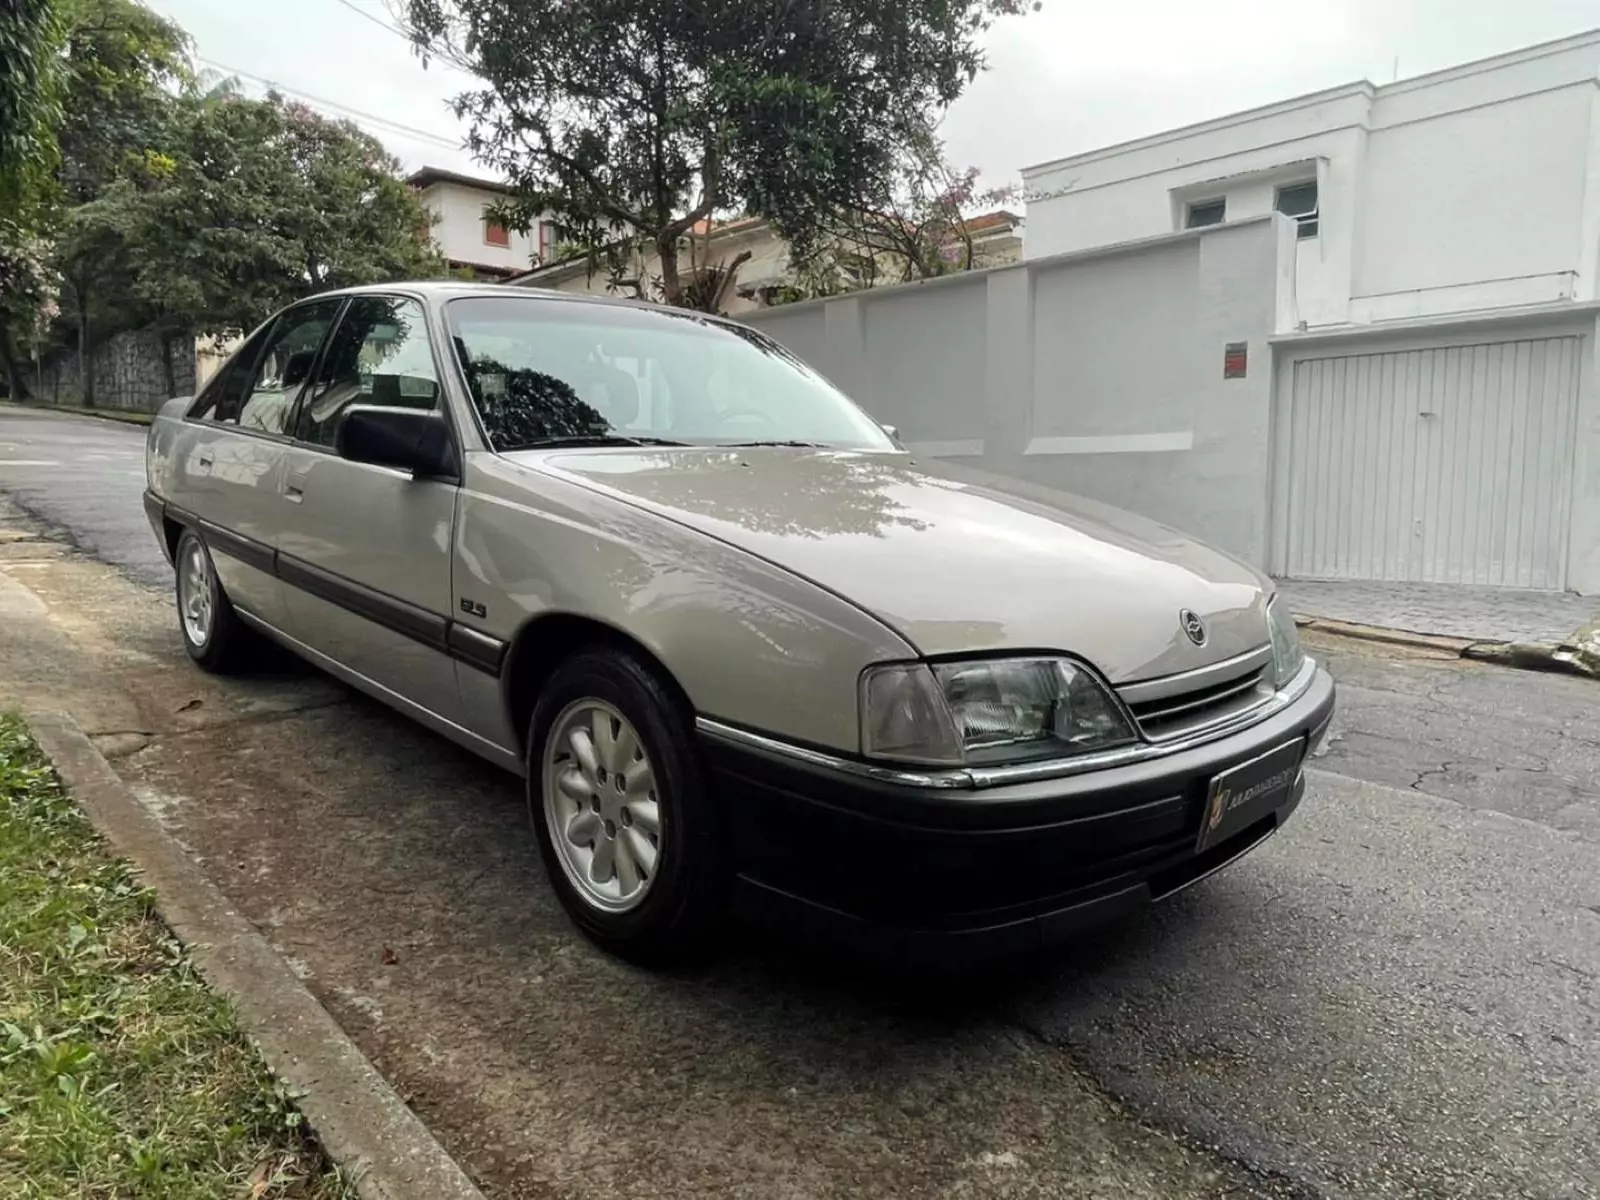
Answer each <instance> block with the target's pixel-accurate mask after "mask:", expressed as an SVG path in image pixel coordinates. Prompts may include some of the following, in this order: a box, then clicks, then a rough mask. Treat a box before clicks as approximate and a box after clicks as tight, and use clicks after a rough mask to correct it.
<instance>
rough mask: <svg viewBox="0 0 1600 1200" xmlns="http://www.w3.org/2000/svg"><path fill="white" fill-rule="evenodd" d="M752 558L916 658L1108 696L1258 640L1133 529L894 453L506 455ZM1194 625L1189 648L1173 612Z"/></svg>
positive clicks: (1215, 578)
mask: <svg viewBox="0 0 1600 1200" xmlns="http://www.w3.org/2000/svg"><path fill="white" fill-rule="evenodd" d="M509 457H511V458H512V459H513V460H515V461H519V462H522V463H524V464H525V465H527V466H528V467H531V468H536V469H539V470H543V471H549V472H552V473H554V474H557V475H561V476H564V477H566V478H569V479H572V480H576V481H581V482H582V483H584V484H586V485H588V486H590V487H595V488H599V489H602V490H604V491H607V492H610V493H612V494H614V495H615V496H617V497H618V498H620V499H624V500H626V501H629V502H631V503H633V504H636V505H640V506H642V507H644V508H646V509H649V510H651V511H654V512H656V513H659V514H660V515H662V516H665V517H668V518H670V519H672V520H674V521H677V522H680V523H682V524H684V525H688V526H690V527H692V528H694V529H697V530H700V531H701V532H703V533H706V534H708V535H710V536H712V537H715V538H718V539H720V540H722V541H725V542H729V543H732V544H733V545H736V546H739V547H741V548H742V549H744V550H747V551H749V552H750V553H752V554H757V555H760V556H761V557H762V558H764V559H767V560H768V561H770V562H773V563H776V564H778V565H779V566H781V567H784V568H786V569H788V570H790V571H793V572H795V573H796V574H798V575H801V576H803V577H805V578H806V579H809V580H811V581H812V582H813V583H816V584H818V585H820V586H822V587H824V588H827V589H828V590H830V591H832V592H835V593H837V594H839V595H840V596H843V597H845V598H846V599H848V600H850V601H852V602H853V603H855V604H857V605H860V606H861V607H862V608H864V609H866V610H867V611H869V612H871V613H873V614H874V615H875V616H877V617H878V618H879V619H881V620H882V621H884V622H885V623H886V624H888V625H889V626H891V627H892V628H894V629H895V630H896V631H897V632H899V633H900V634H901V635H902V636H903V637H904V638H905V639H906V640H907V641H909V642H910V643H911V644H912V645H913V646H915V647H916V648H917V649H918V651H920V652H921V653H923V654H926V655H944V654H960V653H974V652H977V653H983V652H993V651H1000V650H1061V651H1067V652H1070V653H1073V654H1076V655H1078V656H1080V657H1083V658H1085V659H1087V660H1089V661H1090V662H1091V663H1093V664H1094V665H1095V666H1096V667H1098V668H1099V669H1100V670H1101V671H1102V672H1103V673H1104V674H1105V675H1106V676H1107V678H1108V679H1110V681H1111V682H1113V683H1125V682H1131V681H1134V680H1139V679H1149V678H1153V677H1156V676H1160V675H1167V674H1171V673H1174V672H1178V671H1185V670H1191V669H1193V668H1195V667H1200V666H1205V665H1208V664H1210V663H1213V662H1217V661H1220V660H1222V659H1225V658H1230V657H1232V656H1234V655H1237V654H1241V653H1244V652H1245V651H1247V650H1251V649H1255V648H1257V647H1259V646H1261V645H1263V644H1264V643H1265V642H1266V641H1267V624H1266V600H1267V594H1266V591H1265V587H1264V580H1263V578H1262V576H1260V575H1259V574H1257V573H1256V572H1255V571H1254V570H1252V569H1251V568H1249V567H1247V566H1244V565H1243V564H1241V563H1239V562H1237V561H1236V560H1234V559H1232V558H1230V557H1228V556H1227V555H1225V554H1223V553H1222V552H1220V551H1218V550H1214V549H1212V548H1210V547H1208V546H1204V545H1202V544H1200V543H1198V542H1195V541H1194V540H1192V539H1190V538H1187V537H1185V536H1183V535H1182V534H1180V533H1177V532H1176V531H1174V530H1172V529H1169V528H1167V527H1166V526H1163V525H1160V524H1158V523H1156V522H1154V521H1150V520H1147V519H1145V518H1142V517H1136V516H1134V515H1132V514H1130V513H1126V512H1123V511H1121V510H1119V509H1115V508H1111V507H1110V506H1108V505H1104V504H1100V503H1097V502H1095V501H1092V500H1087V499H1083V498H1081V497H1078V496H1072V495H1068V494H1066V493H1062V492H1057V491H1053V490H1050V489H1047V488H1041V487H1038V486H1036V485H1033V484H1029V483H1027V482H1024V481H1021V480H1015V479H1005V478H1001V477H998V476H993V475H989V474H987V473H980V472H974V471H970V470H967V469H964V468H956V467H952V466H950V465H948V464H944V463H929V462H924V461H921V460H918V459H914V458H912V457H911V456H910V455H908V454H896V453H855V452H846V451H835V450H808V449H793V448H767V447H761V448H757V447H752V448H749V449H721V448H700V447H684V448H677V447H671V448H653V447H652V448H640V449H638V450H634V449H621V448H605V449H601V450H576V449H574V450H553V451H552V450H544V451H524V452H520V453H516V454H512V455H510V456H509ZM1186 609H1187V610H1192V611H1193V612H1195V613H1197V614H1199V615H1200V617H1201V619H1202V620H1203V621H1204V622H1205V625H1206V633H1207V636H1206V640H1205V644H1204V645H1203V646H1197V645H1195V644H1194V643H1193V642H1192V641H1191V640H1190V639H1189V637H1188V636H1187V635H1186V634H1185V632H1184V630H1183V627H1182V624H1181V622H1180V619H1179V614H1180V612H1182V611H1183V610H1186Z"/></svg>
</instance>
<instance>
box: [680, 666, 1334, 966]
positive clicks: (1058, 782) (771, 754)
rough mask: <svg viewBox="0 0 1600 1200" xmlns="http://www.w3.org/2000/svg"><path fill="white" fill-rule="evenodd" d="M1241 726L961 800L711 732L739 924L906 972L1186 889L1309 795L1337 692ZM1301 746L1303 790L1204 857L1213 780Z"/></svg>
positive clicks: (1046, 939)
mask: <svg viewBox="0 0 1600 1200" xmlns="http://www.w3.org/2000/svg"><path fill="white" fill-rule="evenodd" d="M1311 670H1312V677H1311V679H1310V682H1309V684H1308V685H1306V686H1305V687H1304V690H1303V691H1301V692H1300V693H1299V695H1297V696H1295V698H1294V699H1293V700H1292V701H1291V702H1289V703H1287V704H1286V705H1284V706H1282V707H1281V708H1279V709H1277V710H1276V711H1274V712H1272V713H1271V714H1270V715H1269V716H1266V717H1265V718H1263V719H1262V720H1260V721H1257V722H1256V723H1254V724H1252V725H1249V726H1247V727H1246V728H1244V729H1242V730H1240V731H1238V732H1235V733H1231V734H1228V735H1227V736H1224V737H1220V738H1217V739H1216V740H1213V741H1208V742H1205V743H1203V744H1201V745H1198V746H1193V747H1190V748H1185V749H1182V750H1179V751H1176V752H1174V753H1170V754H1165V755H1163V756H1161V757H1157V758H1150V759H1145V760H1143V761H1138V762H1134V763H1130V764H1127V765H1124V766H1117V767H1109V768H1105V769H1100V770H1095V771H1091V772H1086V773H1082V774H1076V775H1069V776H1065V777H1061V778H1054V779H1040V780H1035V781H1031V782H1025V783H1012V784H1006V785H1004V786H992V787H985V788H981V789H977V790H973V789H965V790H950V789H936V788H928V787H923V786H916V785H914V784H909V783H905V782H900V781H897V780H895V779H894V778H892V777H889V776H887V775H886V776H885V777H868V776H864V775H863V774H861V773H860V772H858V771H852V770H849V769H841V764H840V763H838V762H833V763H830V762H828V761H827V756H824V755H819V754H814V753H807V752H804V751H800V752H794V751H793V750H792V749H791V748H786V747H783V746H782V745H781V744H777V743H773V742H771V740H770V739H765V738H759V737H740V736H739V735H738V733H737V731H732V730H730V729H728V728H727V727H725V726H719V725H717V724H716V723H714V722H706V721H702V722H701V723H700V729H701V744H702V747H703V750H704V754H705V761H706V764H707V767H708V770H709V772H710V775H711V779H710V782H711V784H712V786H713V788H714V789H715V790H716V792H717V794H718V796H719V798H720V800H721V803H722V805H723V814H724V820H725V828H726V832H727V837H728V847H729V850H730V852H731V854H732V858H733V866H734V871H735V881H734V890H735V896H734V900H735V903H736V906H737V908H738V909H739V910H740V911H741V913H742V914H743V915H745V916H746V917H748V918H750V919H753V920H755V921H757V922H759V923H763V924H769V923H775V924H778V925H781V926H782V927H783V928H787V929H802V930H809V931H811V932H813V933H816V934H819V935H821V936H822V937H824V938H825V939H826V940H828V941H830V942H832V943H836V944H843V945H846V946H852V945H853V946H856V947H858V948H860V949H862V950H865V951H868V952H870V953H873V954H883V953H885V952H887V953H889V954H891V955H893V956H894V957H895V958H897V959H911V960H928V961H937V962H948V961H952V960H954V961H972V960H974V959H981V958H987V957H992V956H997V955H998V956H1005V955H1010V954H1018V953H1025V952H1027V951H1030V950H1033V949H1037V948H1038V947H1040V946H1043V945H1048V944H1050V943H1053V942H1057V941H1060V940H1061V939H1063V938H1065V937H1068V936H1070V935H1072V934H1073V933H1075V932H1077V931H1079V930H1081V929H1084V928H1086V927H1088V926H1091V925H1095V924H1099V923H1101V922H1104V921H1108V920H1113V919H1115V918H1117V917H1118V916H1120V915H1122V914H1125V913H1128V912H1130V911H1132V910H1134V909H1137V908H1139V907H1141V906H1143V905H1145V904H1148V903H1150V902H1151V901H1154V900H1159V899H1161V898H1163V897H1165V896H1169V895H1171V894H1172V893H1174V892H1176V891H1179V890H1181V889H1182V888H1184V887H1186V886H1188V885H1189V884H1191V883H1194V882H1196V881H1197V880H1199V879H1202V878H1204V877H1205V876H1207V875H1209V874H1211V873H1212V872H1214V871H1216V870H1218V869H1219V868H1221V867H1223V866H1225V865H1227V864H1228V863H1230V862H1232V861H1233V860H1234V859H1236V858H1238V857H1239V856H1240V855H1242V854H1244V853H1246V852H1248V851H1249V850H1252V849H1254V848H1255V847H1256V846H1258V845H1260V844H1261V842H1262V841H1264V840H1265V839H1266V838H1268V837H1270V836H1271V835H1272V834H1273V833H1274V832H1276V831H1277V829H1278V828H1279V827H1280V826H1281V825H1282V824H1283V823H1284V821H1285V820H1287V819H1288V817H1289V815H1290V813H1292V812H1293V811H1294V809H1295V807H1296V805H1298V804H1299V802H1300V797H1301V795H1302V794H1303V792H1304V789H1305V777H1304V774H1303V765H1304V761H1305V757H1306V756H1307V755H1308V754H1309V753H1310V752H1311V750H1312V749H1314V748H1315V746H1316V744H1317V742H1318V741H1319V740H1320V739H1321V738H1322V736H1323V735H1324V734H1325V733H1326V731H1327V727H1328V721H1329V718H1330V717H1331V716H1332V714H1333V707H1334V684H1333V680H1332V678H1331V677H1329V675H1328V673H1327V672H1326V671H1325V670H1323V669H1322V668H1321V667H1313V668H1311ZM1289 744H1296V745H1298V746H1299V748H1300V752H1299V754H1298V755H1297V756H1296V755H1291V756H1290V757H1292V758H1293V763H1292V772H1293V777H1292V782H1291V783H1290V785H1289V786H1288V787H1287V788H1285V789H1282V790H1281V791H1279V792H1277V793H1276V794H1275V795H1274V796H1273V797H1272V798H1271V799H1270V800H1269V804H1270V805H1271V807H1269V808H1267V809H1265V810H1262V811H1256V812H1252V813H1251V814H1249V817H1250V823H1249V824H1248V825H1247V826H1245V827H1244V828H1240V829H1238V830H1237V831H1234V832H1232V833H1231V834H1229V835H1227V836H1224V837H1222V838H1221V840H1218V841H1214V842H1210V843H1207V844H1206V845H1205V847H1204V848H1203V849H1202V848H1201V843H1202V837H1201V825H1202V822H1204V821H1206V820H1207V819H1208V811H1207V809H1208V796H1209V794H1210V790H1211V784H1212V780H1213V779H1214V778H1215V777H1216V776H1218V775H1219V774H1222V773H1224V772H1226V771H1229V770H1231V769H1233V768H1235V767H1239V766H1241V765H1242V764H1248V763H1250V762H1251V761H1252V760H1253V759H1257V758H1259V757H1261V756H1262V755H1264V754H1267V753H1269V752H1272V751H1275V750H1278V751H1282V750H1283V749H1284V748H1285V747H1286V746H1287V745H1289Z"/></svg>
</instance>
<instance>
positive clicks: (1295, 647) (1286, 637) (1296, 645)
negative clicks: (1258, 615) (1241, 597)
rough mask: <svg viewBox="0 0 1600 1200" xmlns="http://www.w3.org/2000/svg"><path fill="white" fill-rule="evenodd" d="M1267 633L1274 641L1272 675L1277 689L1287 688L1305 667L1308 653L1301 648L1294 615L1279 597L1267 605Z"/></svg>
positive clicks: (1275, 597)
mask: <svg viewBox="0 0 1600 1200" xmlns="http://www.w3.org/2000/svg"><path fill="white" fill-rule="evenodd" d="M1267 633H1268V635H1269V636H1270V637H1271V639H1272V675H1273V685H1274V686H1275V687H1279V688H1281V687H1283V686H1285V685H1286V684H1287V683H1288V682H1289V681H1290V680H1291V679H1293V678H1294V677H1295V676H1296V675H1298V674H1300V668H1301V667H1302V666H1304V665H1305V661H1306V652H1305V651H1304V650H1302V649H1301V648H1300V632H1299V630H1297V629H1296V628H1295V627H1294V614H1293V613H1291V612H1290V611H1289V606H1288V605H1287V604H1285V603H1283V600H1282V598H1281V597H1279V596H1274V597H1273V598H1272V600H1271V601H1270V602H1269V603H1268V604H1267Z"/></svg>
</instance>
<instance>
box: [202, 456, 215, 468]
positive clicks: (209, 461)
mask: <svg viewBox="0 0 1600 1200" xmlns="http://www.w3.org/2000/svg"><path fill="white" fill-rule="evenodd" d="M215 461H216V460H215V459H213V458H212V457H211V455H209V454H202V455H201V456H200V465H201V466H202V467H209V466H210V465H211V464H212V463H213V462H215Z"/></svg>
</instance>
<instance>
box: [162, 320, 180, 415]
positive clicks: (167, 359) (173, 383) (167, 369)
mask: <svg viewBox="0 0 1600 1200" xmlns="http://www.w3.org/2000/svg"><path fill="white" fill-rule="evenodd" d="M161 373H162V375H163V376H165V382H166V385H167V399H168V400H171V399H172V398H173V397H174V396H176V395H177V394H178V378H177V374H176V372H174V371H173V369H172V335H171V334H170V333H167V332H166V331H165V330H163V331H162V334H161Z"/></svg>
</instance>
